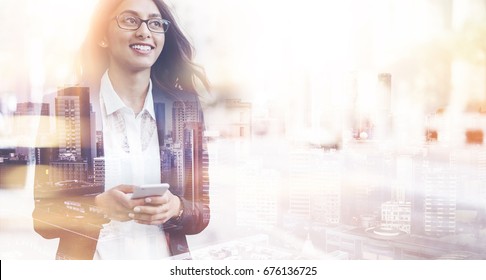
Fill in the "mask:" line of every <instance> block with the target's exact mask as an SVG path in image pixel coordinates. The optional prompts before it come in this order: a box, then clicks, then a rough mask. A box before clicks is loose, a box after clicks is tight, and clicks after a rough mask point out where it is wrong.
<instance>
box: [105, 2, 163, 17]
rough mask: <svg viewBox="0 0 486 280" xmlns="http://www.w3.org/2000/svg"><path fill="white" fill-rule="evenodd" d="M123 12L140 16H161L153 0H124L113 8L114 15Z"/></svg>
mask: <svg viewBox="0 0 486 280" xmlns="http://www.w3.org/2000/svg"><path fill="white" fill-rule="evenodd" d="M123 12H127V13H131V14H134V15H138V16H147V17H160V16H161V13H160V11H159V8H158V7H157V5H156V4H155V3H154V1H152V0H122V1H121V2H120V4H118V6H117V7H116V8H115V9H114V10H113V12H112V13H113V15H117V14H120V13H123Z"/></svg>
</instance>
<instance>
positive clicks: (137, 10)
mask: <svg viewBox="0 0 486 280" xmlns="http://www.w3.org/2000/svg"><path fill="white" fill-rule="evenodd" d="M122 14H123V15H128V16H129V17H131V16H134V17H138V18H140V19H142V20H147V19H151V18H162V16H161V14H160V11H159V10H158V8H157V6H156V5H155V3H154V2H153V1H152V0H123V1H122V2H121V3H120V5H119V6H118V7H117V8H116V9H115V11H114V12H113V13H112V14H111V15H110V19H111V18H113V20H111V21H110V22H109V24H108V29H107V33H106V35H105V43H106V44H105V46H104V47H106V48H107V49H108V53H109V60H110V66H109V67H110V68H113V67H121V68H124V69H128V70H131V71H143V70H149V69H150V67H152V65H153V64H154V63H155V61H156V60H157V58H158V57H159V55H160V53H161V52H162V49H163V47H164V42H165V35H164V33H155V32H151V31H150V30H149V29H148V26H147V23H142V24H141V26H140V27H139V28H138V29H137V30H126V29H122V28H120V27H119V26H118V24H117V21H116V19H115V17H116V16H119V15H122Z"/></svg>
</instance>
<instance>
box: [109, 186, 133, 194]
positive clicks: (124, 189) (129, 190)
mask: <svg viewBox="0 0 486 280" xmlns="http://www.w3.org/2000/svg"><path fill="white" fill-rule="evenodd" d="M134 187H135V186H133V185H118V186H116V187H114V188H113V189H115V190H118V191H121V192H123V193H133V189H134Z"/></svg>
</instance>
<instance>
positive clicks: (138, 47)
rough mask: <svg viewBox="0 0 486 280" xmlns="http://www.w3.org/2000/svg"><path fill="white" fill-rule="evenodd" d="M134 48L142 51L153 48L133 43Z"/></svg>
mask: <svg viewBox="0 0 486 280" xmlns="http://www.w3.org/2000/svg"><path fill="white" fill-rule="evenodd" d="M132 49H137V50H141V51H150V50H151V49H152V48H151V47H150V46H145V45H133V46H132Z"/></svg>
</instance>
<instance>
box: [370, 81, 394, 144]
mask: <svg viewBox="0 0 486 280" xmlns="http://www.w3.org/2000/svg"><path fill="white" fill-rule="evenodd" d="M391 78H392V77H391V74H390V73H381V74H379V75H378V84H377V90H376V94H377V98H376V100H377V106H376V112H375V116H374V118H373V119H374V120H373V122H374V126H375V129H374V136H375V139H376V140H385V139H387V138H389V137H390V136H391V130H392V124H391V119H392V118H391V94H392V91H391Z"/></svg>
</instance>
